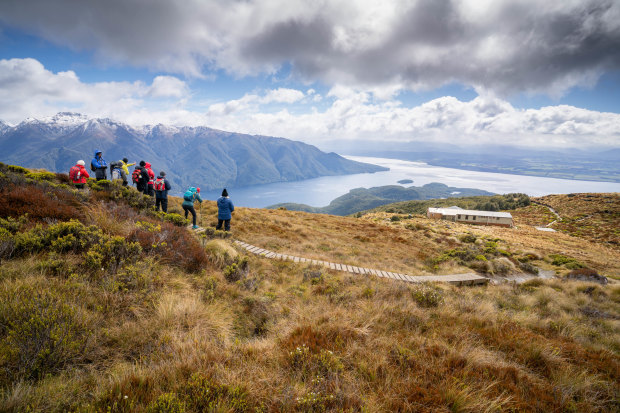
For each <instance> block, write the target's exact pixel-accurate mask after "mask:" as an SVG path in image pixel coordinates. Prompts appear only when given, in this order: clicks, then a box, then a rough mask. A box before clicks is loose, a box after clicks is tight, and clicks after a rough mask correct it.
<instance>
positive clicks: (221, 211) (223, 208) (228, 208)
mask: <svg viewBox="0 0 620 413" xmlns="http://www.w3.org/2000/svg"><path fill="white" fill-rule="evenodd" d="M234 210H235V206H234V205H233V203H232V201H231V200H230V198H229V197H228V191H227V190H226V188H224V190H223V191H222V196H221V197H219V198H218V199H217V227H215V229H222V222H223V223H224V230H225V231H230V220H231V219H232V212H233V211H234Z"/></svg>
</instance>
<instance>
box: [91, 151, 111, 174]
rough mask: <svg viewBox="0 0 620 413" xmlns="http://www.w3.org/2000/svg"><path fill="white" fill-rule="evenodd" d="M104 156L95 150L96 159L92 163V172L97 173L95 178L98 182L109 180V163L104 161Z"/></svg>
mask: <svg viewBox="0 0 620 413" xmlns="http://www.w3.org/2000/svg"><path fill="white" fill-rule="evenodd" d="M102 154H103V153H102V152H101V151H100V150H99V149H97V150H95V157H94V158H93V160H92V161H90V170H91V171H93V172H94V173H95V178H97V180H98V181H101V180H102V179H108V176H107V174H106V171H105V170H106V169H107V168H108V163H107V162H106V161H105V160H104V159H103V157H102Z"/></svg>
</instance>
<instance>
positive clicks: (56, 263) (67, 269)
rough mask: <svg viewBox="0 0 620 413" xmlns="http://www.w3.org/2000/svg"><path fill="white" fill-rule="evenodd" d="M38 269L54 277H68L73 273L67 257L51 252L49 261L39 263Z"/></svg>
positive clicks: (48, 257)
mask: <svg viewBox="0 0 620 413" xmlns="http://www.w3.org/2000/svg"><path fill="white" fill-rule="evenodd" d="M37 269H39V270H41V271H43V272H44V273H46V274H48V275H51V276H54V277H66V276H68V275H69V274H71V272H72V271H73V268H72V266H71V264H69V262H68V261H67V259H66V257H64V256H62V255H58V254H57V253H55V252H50V253H49V254H48V255H47V259H45V260H42V261H39V263H38V264H37Z"/></svg>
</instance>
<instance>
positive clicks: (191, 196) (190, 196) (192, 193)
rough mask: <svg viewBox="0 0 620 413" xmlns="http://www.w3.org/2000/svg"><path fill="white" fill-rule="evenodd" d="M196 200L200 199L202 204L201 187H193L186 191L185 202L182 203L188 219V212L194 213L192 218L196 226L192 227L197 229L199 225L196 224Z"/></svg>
mask: <svg viewBox="0 0 620 413" xmlns="http://www.w3.org/2000/svg"><path fill="white" fill-rule="evenodd" d="M194 201H198V202H200V203H201V204H202V198H200V188H198V189H196V188H194V187H191V188H190V189H188V190H187V191H185V193H184V194H183V203H182V204H181V206H182V207H183V210H184V211H185V219H187V214H188V212H191V213H192V219H193V222H194V226H193V227H192V228H193V229H196V228H198V225H196V210H195V209H194Z"/></svg>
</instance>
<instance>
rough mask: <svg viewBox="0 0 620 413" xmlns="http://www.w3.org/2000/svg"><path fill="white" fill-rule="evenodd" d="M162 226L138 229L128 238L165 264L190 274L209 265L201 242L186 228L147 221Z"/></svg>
mask: <svg viewBox="0 0 620 413" xmlns="http://www.w3.org/2000/svg"><path fill="white" fill-rule="evenodd" d="M145 222H149V223H150V224H152V225H154V226H157V225H160V227H161V229H160V230H149V229H148V228H141V227H137V228H136V229H134V230H133V232H132V233H131V234H129V236H128V237H127V240H128V241H130V242H133V241H137V242H139V243H140V245H141V246H142V249H143V251H144V252H146V253H147V254H151V255H156V256H157V257H158V258H159V259H160V260H161V261H162V262H163V263H165V264H170V265H175V266H179V267H181V268H183V269H185V270H186V271H189V272H198V271H200V270H201V269H202V268H204V267H205V266H206V265H208V264H209V258H208V256H207V253H206V251H205V249H204V248H203V247H202V245H200V242H199V241H198V240H197V239H196V238H195V237H194V236H193V235H192V234H190V232H189V231H187V229H185V228H184V227H183V228H181V227H177V226H174V225H172V224H170V223H167V222H158V221H150V220H148V221H147V220H145Z"/></svg>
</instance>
